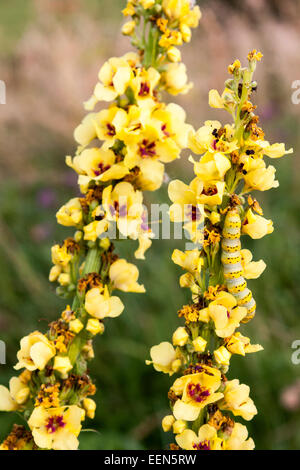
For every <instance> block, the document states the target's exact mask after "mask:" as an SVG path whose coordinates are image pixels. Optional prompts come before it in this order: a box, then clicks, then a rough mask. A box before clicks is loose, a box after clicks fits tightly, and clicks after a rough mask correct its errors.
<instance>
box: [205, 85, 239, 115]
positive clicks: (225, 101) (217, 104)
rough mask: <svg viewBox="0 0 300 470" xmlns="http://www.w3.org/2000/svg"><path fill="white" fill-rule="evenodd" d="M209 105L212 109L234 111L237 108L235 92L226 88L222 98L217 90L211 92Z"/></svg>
mask: <svg viewBox="0 0 300 470" xmlns="http://www.w3.org/2000/svg"><path fill="white" fill-rule="evenodd" d="M208 103H209V106H210V107H211V108H217V109H226V108H228V109H229V110H230V109H231V110H232V109H233V108H234V107H235V101H234V95H233V92H232V91H231V90H229V89H228V88H225V90H224V91H223V93H222V96H220V94H219V92H218V91H217V90H210V92H209V95H208Z"/></svg>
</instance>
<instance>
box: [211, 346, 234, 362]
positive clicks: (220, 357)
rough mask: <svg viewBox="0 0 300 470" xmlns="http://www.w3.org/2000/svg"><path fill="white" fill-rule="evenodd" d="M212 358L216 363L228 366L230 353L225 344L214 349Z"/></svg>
mask: <svg viewBox="0 0 300 470" xmlns="http://www.w3.org/2000/svg"><path fill="white" fill-rule="evenodd" d="M214 358H215V360H216V362H217V363H218V364H220V365H222V366H229V363H230V358H231V353H230V352H229V351H228V350H227V349H226V348H225V346H220V347H219V348H218V349H216V350H215V351H214Z"/></svg>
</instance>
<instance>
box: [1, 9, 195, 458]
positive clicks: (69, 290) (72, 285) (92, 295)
mask: <svg viewBox="0 0 300 470" xmlns="http://www.w3.org/2000/svg"><path fill="white" fill-rule="evenodd" d="M175 3H176V2H175ZM175 3H174V5H175ZM182 3H183V5H182V12H184V11H185V12H186V14H184V15H183V13H182V12H181V10H180V15H179V17H178V21H177V20H176V21H177V22H176V25H177V23H178V25H179V24H180V28H181V29H182V30H184V29H185V30H186V28H187V27H188V24H190V25H191V23H193V22H192V20H191V19H189V18H188V17H189V15H190V14H191V13H190V10H189V8H188V9H187V8H186V6H185V4H186V3H187V2H182ZM163 4H164V5H163V7H162V6H161V2H160V1H158V2H155V1H153V2H146V1H141V2H136V1H135V2H129V5H128V6H127V13H128V11H129V10H130V9H133V10H134V11H133V15H134V18H135V20H137V19H139V18H140V17H141V16H142V17H143V19H144V26H145V34H144V36H143V43H141V44H139V45H138V53H135V52H130V53H128V54H125V55H124V56H122V57H113V58H111V59H109V60H108V61H107V62H106V63H105V64H104V65H103V66H102V67H101V69H100V72H99V81H98V83H97V85H96V87H95V89H94V92H93V95H92V97H91V98H90V99H89V100H88V101H87V102H86V103H85V108H86V109H87V111H88V114H87V115H86V116H85V117H84V119H83V121H82V122H81V124H80V125H79V126H78V127H77V128H76V129H75V132H74V138H75V141H76V142H77V151H76V154H75V155H74V156H73V158H72V157H71V156H68V157H67V158H66V163H67V165H68V166H69V167H71V168H72V169H73V170H75V172H76V173H77V174H78V184H79V187H80V191H81V197H75V198H72V199H71V200H70V201H68V202H67V203H66V204H65V205H64V206H63V207H61V208H60V209H59V211H58V212H57V221H58V223H59V224H61V225H63V226H67V227H73V228H74V235H73V236H72V237H69V238H67V239H65V240H64V241H63V243H61V244H56V245H54V246H53V247H52V251H51V254H52V262H53V267H52V268H51V271H50V275H49V279H50V281H51V282H55V283H57V294H58V295H60V296H62V297H63V298H71V300H72V301H71V302H70V305H68V306H67V307H66V308H65V310H64V311H63V312H62V314H61V316H60V318H59V319H58V320H57V321H54V322H52V323H51V324H50V325H49V330H48V332H47V333H46V334H43V333H41V332H39V331H35V332H33V333H31V334H29V335H28V336H26V337H24V338H23V339H22V340H21V342H20V350H19V351H18V354H17V358H18V362H17V364H16V365H15V369H16V370H22V372H21V374H20V375H19V376H16V377H13V378H12V379H11V380H10V382H9V388H6V387H4V386H2V385H1V386H0V410H1V411H17V412H18V413H22V414H23V416H24V418H25V420H26V421H27V423H28V429H24V428H23V427H20V426H15V427H14V429H13V431H12V433H11V434H10V435H9V436H8V437H7V439H6V440H5V441H4V442H3V444H2V445H1V447H0V448H1V449H5V450H7V449H17V450H19V449H55V450H59V449H67V450H68V449H76V448H77V447H78V444H79V442H78V436H79V434H80V431H81V429H82V422H83V420H84V419H85V418H86V417H88V418H93V417H94V415H95V409H96V403H95V401H94V400H93V399H92V398H91V396H93V395H94V394H95V391H96V387H95V385H94V384H93V382H92V380H91V378H90V377H89V375H88V369H87V366H88V361H89V360H91V359H92V358H93V346H92V340H93V338H94V337H95V336H96V335H98V334H102V333H103V332H104V329H105V325H104V323H105V320H106V318H115V317H118V316H119V315H120V314H121V313H122V311H123V309H124V305H123V303H122V301H121V299H120V298H119V297H118V296H117V295H115V293H114V291H116V290H120V291H123V292H139V293H142V292H145V289H144V286H143V285H141V284H140V283H139V282H138V278H139V271H138V268H137V267H136V266H135V265H134V264H132V263H129V262H128V261H127V260H125V259H120V258H119V256H118V255H117V254H116V252H115V248H114V245H113V243H112V240H113V239H118V238H123V239H127V238H130V239H132V240H138V241H139V247H138V249H137V250H136V252H135V256H136V258H138V259H143V258H144V253H145V251H146V250H147V249H148V248H149V247H150V245H151V237H152V232H151V230H150V229H149V227H148V226H147V225H146V222H145V217H144V211H145V208H144V205H143V191H146V190H148V191H154V190H156V189H158V188H159V187H160V186H161V184H162V182H163V176H164V164H165V163H168V162H171V161H173V160H175V159H177V158H179V156H180V152H181V150H182V149H183V148H186V147H187V145H188V136H189V133H190V132H191V126H189V125H188V124H186V122H185V112H184V110H183V109H182V108H181V107H180V106H178V105H176V104H168V105H167V104H165V103H164V102H163V101H162V100H161V98H160V94H159V92H160V90H167V91H171V89H170V85H169V80H168V79H167V78H166V75H165V72H163V71H162V69H161V68H160V66H159V65H158V63H159V62H161V66H162V67H165V68H166V67H168V64H169V61H170V59H169V57H170V54H169V55H168V56H166V57H165V58H164V59H163V61H161V59H162V50H163V47H162V46H159V45H158V43H155V42H153V34H154V35H155V36H157V37H158V38H159V37H160V36H161V29H160V28H161V27H162V24H165V22H166V21H167V18H168V16H167V15H168V14H170V15H173V13H174V12H175V10H176V8H175V6H174V5H172V2H163ZM158 6H159V7H160V8H156V7H158ZM152 7H153V8H156V9H155V12H154V11H153V9H152ZM186 15H187V18H186ZM195 15H196V13H195ZM196 16H197V15H196ZM198 16H199V15H198ZM170 18H171V17H170ZM185 18H186V19H185ZM170 21H171V19H170ZM172 21H173V20H172ZM167 23H168V21H167ZM172 24H173V29H174V30H175V29H176V28H177V26H175V23H174V22H173V23H172ZM193 24H195V25H196V20H195V21H194V23H193ZM159 25H161V26H159ZM191 26H192V25H191ZM178 27H179V26H178ZM125 29H126V27H125ZM127 31H128V26H127ZM172 34H173V33H172ZM186 34H187V32H186ZM178 44H179V43H178ZM183 75H184V77H183V79H182V71H180V70H179V71H177V72H176V71H174V74H172V77H173V79H174V80H175V82H176V83H174V84H173V88H172V92H173V93H174V94H176V93H179V92H183V91H187V89H188V88H189V87H188V86H187V85H186V83H185V82H186V80H187V78H186V75H185V74H183ZM179 82H180V86H177V85H178V83H179ZM176 86H177V88H176ZM101 102H102V103H103V102H105V103H107V107H106V108H102V109H101V107H100V109H99V103H101Z"/></svg>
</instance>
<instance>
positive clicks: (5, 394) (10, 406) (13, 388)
mask: <svg viewBox="0 0 300 470" xmlns="http://www.w3.org/2000/svg"><path fill="white" fill-rule="evenodd" d="M29 393H30V389H29V387H28V386H27V385H26V384H25V383H24V382H22V380H20V378H19V377H12V378H11V379H10V381H9V390H8V389H7V388H6V387H4V386H3V385H0V411H14V410H16V409H18V407H19V405H22V404H23V403H25V401H26V400H27V398H28V396H29Z"/></svg>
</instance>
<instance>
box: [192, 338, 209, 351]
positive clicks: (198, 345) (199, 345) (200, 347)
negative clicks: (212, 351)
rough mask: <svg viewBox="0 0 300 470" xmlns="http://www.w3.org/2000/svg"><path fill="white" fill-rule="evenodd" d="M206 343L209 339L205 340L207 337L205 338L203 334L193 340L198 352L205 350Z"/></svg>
mask: <svg viewBox="0 0 300 470" xmlns="http://www.w3.org/2000/svg"><path fill="white" fill-rule="evenodd" d="M206 345H207V341H205V339H203V338H202V337H201V336H198V338H196V339H194V341H193V346H194V348H195V351H196V352H204V351H205V348H206Z"/></svg>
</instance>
